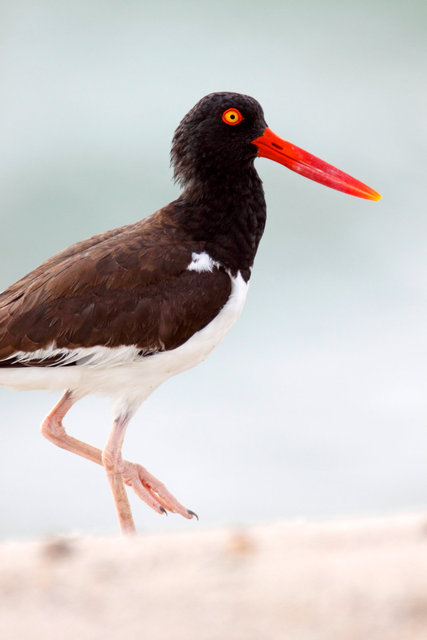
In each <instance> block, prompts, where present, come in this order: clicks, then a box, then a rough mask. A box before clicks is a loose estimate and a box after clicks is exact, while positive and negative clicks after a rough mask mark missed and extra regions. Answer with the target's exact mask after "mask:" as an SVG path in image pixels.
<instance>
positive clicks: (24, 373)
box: [0, 273, 248, 407]
mask: <svg viewBox="0 0 427 640" xmlns="http://www.w3.org/2000/svg"><path fill="white" fill-rule="evenodd" d="M231 281H232V285H231V294H230V297H229V299H228V301H227V303H226V304H225V305H224V307H223V308H222V309H221V311H220V312H219V313H218V315H217V316H216V317H215V318H214V320H212V322H210V323H209V324H208V325H207V326H206V327H204V328H203V329H201V330H200V331H198V332H197V333H195V334H194V335H193V336H192V337H191V338H190V339H189V340H187V342H185V343H184V344H183V345H181V346H180V347H177V348H176V349H172V350H170V351H162V352H159V353H155V354H153V355H151V356H146V357H138V349H137V348H136V347H117V348H113V349H110V348H108V347H93V348H90V349H83V348H82V349H76V350H74V351H73V352H72V355H73V358H72V359H77V358H78V359H81V358H83V357H84V356H85V355H87V356H91V360H90V363H88V364H82V365H80V364H79V365H75V366H64V367H58V366H57V367H22V368H11V369H3V370H2V369H0V385H2V386H7V387H10V388H12V389H16V390H25V389H49V390H62V389H72V390H75V392H76V395H78V396H84V395H86V394H88V393H99V394H102V395H108V396H111V397H112V398H113V399H115V400H116V401H118V402H123V401H126V403H127V404H128V405H129V404H132V405H135V407H136V406H138V405H139V404H140V403H141V402H143V400H145V398H147V396H149V395H150V393H151V392H152V391H153V390H154V389H155V388H156V387H158V386H159V385H160V384H161V383H162V382H164V381H165V380H167V379H168V378H170V377H171V376H174V375H176V374H177V373H181V372H182V371H185V370H186V369H190V368H191V367H194V366H195V365H197V364H199V363H200V362H202V361H203V360H204V359H205V358H206V357H207V356H208V355H209V353H210V352H211V351H212V350H213V349H214V348H215V347H216V346H217V345H218V344H219V343H220V342H221V340H222V339H223V338H224V336H225V334H226V333H227V332H228V331H229V330H230V329H231V327H232V326H233V324H234V323H235V321H236V320H237V318H238V317H239V315H240V313H241V311H242V309H243V306H244V303H245V299H246V293H247V289H248V284H247V283H246V282H245V281H244V280H243V278H242V276H241V274H240V273H238V275H237V277H235V278H231ZM53 351H55V350H52V353H53ZM45 355H48V354H45Z"/></svg>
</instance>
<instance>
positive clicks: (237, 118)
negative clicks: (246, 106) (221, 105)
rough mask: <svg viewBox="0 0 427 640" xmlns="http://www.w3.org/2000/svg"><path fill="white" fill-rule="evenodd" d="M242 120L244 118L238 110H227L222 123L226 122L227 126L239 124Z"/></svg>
mask: <svg viewBox="0 0 427 640" xmlns="http://www.w3.org/2000/svg"><path fill="white" fill-rule="evenodd" d="M242 120H243V116H242V114H241V113H240V111H239V110H238V109H227V110H226V111H224V113H223V114H222V121H223V122H225V124H231V125H233V124H239V122H242Z"/></svg>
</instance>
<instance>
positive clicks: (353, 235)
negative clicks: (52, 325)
mask: <svg viewBox="0 0 427 640" xmlns="http://www.w3.org/2000/svg"><path fill="white" fill-rule="evenodd" d="M426 18H427V9H426V4H425V2H424V1H420V2H406V3H403V2H401V1H390V0H389V1H384V2H380V1H370V2H367V1H363V0H362V1H360V2H343V1H341V2H333V1H332V0H329V1H328V0H323V1H322V2H314V1H304V0H302V1H298V2H296V1H295V2H290V1H288V2H268V1H262V2H261V1H259V2H250V1H248V0H245V1H240V2H223V1H219V2H218V1H216V2H202V1H200V0H199V1H198V2H194V1H188V2H137V1H133V2H118V1H116V0H115V1H105V0H104V1H102V2H100V1H99V2H98V1H90V0H85V1H84V2H83V0H76V1H75V2H64V1H62V2H61V1H59V2H58V1H57V2H53V1H52V2H48V1H43V0H41V1H39V2H29V1H28V2H22V1H20V0H17V1H15V2H13V3H4V2H3V3H2V6H1V15H0V38H1V58H0V60H1V88H2V99H1V102H0V110H1V120H0V122H1V154H0V187H1V242H0V247H1V254H0V266H1V268H0V285H1V287H6V286H7V285H8V284H10V283H11V282H12V281H14V280H15V279H17V278H18V277H19V276H21V275H23V274H24V273H25V272H27V271H28V270H30V269H32V268H33V267H35V266H36V265H37V264H38V263H39V262H41V261H42V260H43V259H45V258H47V257H48V256H49V255H50V254H52V253H53V252H56V251H58V250H60V249H62V248H63V247H65V246H67V245H69V244H71V243H72V242H74V241H77V240H79V239H82V238H84V237H86V236H89V235H92V234H94V233H97V232H100V231H103V230H105V229H108V228H111V227H115V226H119V225H122V224H125V223H127V222H132V221H134V220H136V219H138V218H141V217H144V216H146V215H148V214H149V213H151V212H152V211H154V210H155V209H157V208H159V207H161V206H162V205H163V204H166V203H167V202H169V201H170V200H171V199H173V198H174V197H176V196H177V194H178V191H177V189H176V187H174V186H173V183H172V181H171V171H170V168H169V145H170V140H171V137H172V134H173V131H174V128H175V126H176V125H177V123H178V121H179V120H180V118H181V117H182V116H183V115H184V114H185V113H186V111H187V110H188V109H189V108H190V107H191V106H192V105H193V104H194V103H195V102H196V101H197V100H198V99H199V98H200V97H202V96H203V95H204V94H206V93H209V92H211V91H217V90H232V91H241V92H244V93H248V94H250V95H253V96H254V97H256V98H257V99H259V101H260V102H261V103H262V105H263V106H264V109H265V113H266V118H267V122H268V123H269V125H270V127H271V128H272V129H273V130H274V131H275V132H277V133H278V134H279V135H280V136H282V137H284V138H286V139H288V140H290V141H292V142H294V143H295V144H297V145H299V146H301V147H303V148H306V149H307V150H309V151H311V152H312V153H314V154H316V155H319V156H320V157H322V158H324V159H325V160H327V161H329V162H331V163H333V164H335V165H336V166H338V167H339V168H341V169H343V170H345V171H347V172H349V173H350V174H352V175H354V176H355V177H357V178H358V179H360V180H362V181H365V182H367V183H368V184H369V185H370V186H372V187H374V188H375V189H377V190H378V191H380V192H381V193H382V194H383V196H384V198H383V200H382V201H381V202H379V203H373V202H368V201H364V200H359V199H357V198H351V197H349V196H345V195H343V194H340V193H338V192H335V191H332V190H328V189H326V188H324V187H322V186H320V185H318V184H315V183H313V182H309V181H308V180H303V179H302V178H300V177H299V176H297V175H296V174H294V173H291V172H289V171H288V170H286V169H285V168H284V167H281V166H279V165H275V164H273V163H271V162H269V161H267V160H259V161H257V167H258V169H259V172H260V174H261V176H262V178H263V180H264V185H265V190H266V195H267V202H268V215H269V218H268V224H267V229H266V233H265V236H264V239H263V241H262V244H261V248H260V251H259V254H258V256H257V260H256V265H255V269H254V274H253V279H252V281H251V288H250V295H249V297H248V302H247V305H246V307H245V310H244V313H243V316H242V318H241V319H240V320H239V322H238V325H237V326H236V327H235V328H234V329H233V331H232V332H231V333H230V334H229V336H227V338H226V339H225V341H224V343H223V344H222V345H221V346H220V347H219V348H218V349H217V351H216V352H215V353H214V354H213V355H212V356H211V357H210V358H209V359H208V360H207V362H206V363H204V364H203V365H201V366H200V367H199V368H197V369H194V370H193V371H190V372H188V373H186V374H184V375H182V376H180V377H178V378H176V379H174V380H171V381H170V382H168V383H167V384H165V385H164V386H163V387H162V388H161V389H159V390H158V391H157V392H156V393H155V394H154V395H153V396H152V397H151V398H150V399H149V400H148V401H147V403H146V404H145V405H144V406H143V407H142V408H141V410H140V411H139V413H138V414H137V416H136V418H135V419H134V420H133V422H132V423H131V426H130V428H129V432H128V436H127V439H126V443H125V453H126V455H127V456H128V457H130V458H131V459H134V460H137V461H140V462H142V464H144V465H145V466H147V467H148V469H149V470H151V471H152V472H153V473H155V474H156V475H158V476H159V477H160V478H161V479H162V480H164V481H165V482H166V483H167V485H168V486H169V488H170V489H171V490H172V491H173V492H174V493H175V494H176V495H177V496H178V497H179V498H180V499H181V500H182V501H184V503H185V504H186V505H187V506H188V507H189V508H191V509H194V510H195V511H197V512H198V513H199V516H200V522H199V523H195V522H186V521H183V520H182V521H180V519H179V518H178V517H177V516H170V517H169V518H161V517H160V516H158V515H157V514H155V513H154V512H152V511H150V510H149V509H148V507H146V506H145V505H143V504H140V503H138V502H137V501H136V500H135V501H133V505H134V513H135V518H136V522H137V525H138V526H139V528H140V530H160V529H167V530H171V529H175V528H183V529H185V530H193V529H194V528H200V527H206V526H213V525H219V524H223V523H250V522H260V521H271V520H277V519H281V518H294V517H298V518H305V517H325V516H339V515H347V514H360V513H377V512H378V513H384V512H390V511H410V510H413V509H420V508H421V509H422V508H425V505H426V501H427V482H426V480H427V478H426V475H427V474H426V461H427V438H426V418H427V406H426V405H427V403H426V395H425V379H426V346H427V341H426V334H425V329H426V312H427V296H426V276H427V259H426V253H427V251H426V245H427V242H426V230H427V215H426V200H427V190H426V187H425V174H426V159H427V145H426V142H427V124H426V123H427V109H426V107H427V104H426V102H427V90H426V69H427V59H426V58H427V55H426V50H427V49H426V44H425V43H426V33H427V29H426V28H427V19H426ZM55 400H56V398H55V397H54V396H53V395H50V394H48V393H45V392H32V393H25V394H16V393H13V392H10V391H7V390H4V389H1V390H0V403H1V425H0V434H1V449H2V450H1V454H0V464H1V466H0V481H1V487H2V489H1V495H0V513H1V516H0V535H2V536H3V537H9V536H13V537H29V536H34V535H40V534H44V533H52V532H58V531H65V532H68V531H73V530H80V531H82V532H93V533H113V532H116V530H117V525H116V520H115V514H114V510H113V505H112V501H111V498H110V495H109V489H108V486H107V481H106V479H105V478H104V476H103V472H102V469H100V468H98V467H96V466H95V465H93V464H90V463H89V462H87V461H86V460H83V459H79V458H77V457H76V456H72V455H70V454H68V453H66V452H63V451H61V450H59V449H56V448H55V447H54V446H52V445H51V444H50V443H48V442H47V441H46V440H44V439H43V438H42V437H41V436H40V435H39V433H38V426H39V424H40V422H41V420H42V418H43V417H44V415H45V414H46V413H47V412H48V410H49V409H50V408H51V406H52V405H53V402H54V401H55ZM109 421H110V413H109V403H108V401H107V400H105V399H96V398H90V399H86V400H84V401H82V402H81V403H79V405H77V406H76V408H75V409H74V410H73V411H72V412H71V414H70V415H69V417H67V426H68V428H69V430H70V432H71V433H72V434H73V435H77V436H80V437H83V438H85V439H87V440H88V441H90V442H92V443H97V444H98V445H101V446H102V444H103V443H104V442H105V439H106V437H107V433H108V430H109Z"/></svg>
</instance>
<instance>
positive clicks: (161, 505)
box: [121, 461, 199, 520]
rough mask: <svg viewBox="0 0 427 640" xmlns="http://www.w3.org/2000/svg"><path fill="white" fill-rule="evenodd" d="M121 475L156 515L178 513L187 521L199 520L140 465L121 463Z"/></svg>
mask: <svg viewBox="0 0 427 640" xmlns="http://www.w3.org/2000/svg"><path fill="white" fill-rule="evenodd" d="M121 475H122V478H123V482H124V483H125V484H126V485H128V486H129V487H132V489H133V490H134V491H135V493H136V495H137V496H138V497H139V498H141V500H143V501H144V502H145V503H146V504H148V506H149V507H151V508H152V509H154V511H157V513H162V514H167V512H168V511H170V512H171V513H179V514H180V515H181V516H184V518H188V519H189V520H191V518H193V517H195V518H197V520H198V519H199V518H198V516H197V514H195V513H194V511H190V509H186V508H185V507H184V506H183V505H182V504H181V503H180V502H178V500H177V499H176V498H175V497H174V496H173V495H172V494H171V493H170V492H169V491H168V490H167V489H166V487H165V485H164V484H163V483H162V482H160V480H157V478H155V477H154V476H153V475H151V473H149V472H148V471H147V469H145V468H144V467H142V466H141V465H140V464H136V463H135V462H127V461H123V470H122V471H121Z"/></svg>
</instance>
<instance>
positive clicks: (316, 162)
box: [252, 127, 381, 200]
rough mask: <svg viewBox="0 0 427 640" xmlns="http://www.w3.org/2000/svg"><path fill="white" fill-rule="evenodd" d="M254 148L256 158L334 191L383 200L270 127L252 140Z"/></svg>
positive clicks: (363, 185)
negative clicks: (275, 163) (289, 170)
mask: <svg viewBox="0 0 427 640" xmlns="http://www.w3.org/2000/svg"><path fill="white" fill-rule="evenodd" d="M252 144H254V145H255V146H256V147H257V148H258V153H257V156H260V157H262V158H269V159H270V160H274V161H275V162H279V163H280V164H283V165H285V167H288V169H292V171H296V172H297V173H300V174H301V175H302V176H305V177H306V178H310V180H315V181H316V182H320V184H324V185H326V186H327V187H331V189H336V190H337V191H343V192H344V193H349V194H350V195H352V196H357V197H358V198H366V199H367V200H380V198H381V196H380V194H379V193H377V192H376V191H374V189H371V187H368V186H367V185H366V184H363V182H359V180H356V179H355V178H352V177H351V176H349V175H348V174H347V173H344V172H343V171H340V169H337V168H336V167H333V166H332V165H331V164H328V163H327V162H324V161H323V160H321V159H320V158H316V156H313V155H312V154H311V153H308V152H307V151H304V150H303V149H300V148H299V147H296V146H295V145H294V144H291V143H290V142H286V140H282V138H279V136H276V134H275V133H273V132H272V131H271V129H269V128H268V127H267V128H266V129H265V131H264V133H263V135H262V136H260V137H259V138H256V139H255V140H252Z"/></svg>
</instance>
